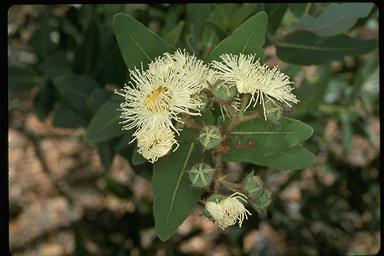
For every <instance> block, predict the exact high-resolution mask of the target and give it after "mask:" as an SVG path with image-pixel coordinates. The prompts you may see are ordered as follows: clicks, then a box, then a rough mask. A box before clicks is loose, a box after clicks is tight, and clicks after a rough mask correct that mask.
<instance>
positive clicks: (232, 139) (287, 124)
mask: <svg viewBox="0 0 384 256" xmlns="http://www.w3.org/2000/svg"><path fill="white" fill-rule="evenodd" d="M279 122H280V123H279V124H273V123H269V122H265V121H264V120H260V119H256V120H251V121H249V122H246V123H244V124H242V125H241V126H240V127H238V128H236V129H235V130H234V131H232V132H231V134H230V136H229V143H230V145H231V149H230V151H228V152H227V153H225V154H224V155H223V159H224V160H226V161H237V162H250V163H254V164H257V165H261V166H268V167H271V168H277V169H290V168H298V167H300V166H303V164H301V163H296V161H293V159H294V156H295V154H299V155H303V156H304V157H307V158H308V159H306V161H304V163H305V164H307V163H308V162H309V160H311V158H310V156H311V153H310V152H309V151H307V150H306V149H305V148H301V146H300V145H299V144H301V143H302V142H303V141H305V140H307V139H308V138H310V137H311V136H312V133H313V129H312V128H311V127H310V126H309V125H307V124H305V123H303V122H301V121H298V120H294V119H289V118H282V119H280V121H279ZM295 146H297V147H295ZM291 151H292V152H291ZM290 154H291V155H293V158H292V157H291V158H290V157H289V155H290ZM273 157H275V158H276V160H273ZM278 158H279V159H281V161H278V160H277V159H278Z"/></svg>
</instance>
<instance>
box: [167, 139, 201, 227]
mask: <svg viewBox="0 0 384 256" xmlns="http://www.w3.org/2000/svg"><path fill="white" fill-rule="evenodd" d="M194 146H195V143H194V142H192V143H191V146H189V150H188V153H187V157H186V158H185V161H184V163H183V166H182V170H181V172H180V174H179V177H178V179H177V183H176V187H175V190H174V191H173V194H172V199H171V204H170V207H169V211H168V215H167V219H166V221H165V225H168V223H169V218H170V217H171V213H172V211H173V206H174V204H175V198H176V194H177V191H178V189H179V186H180V182H181V178H182V177H183V175H184V172H185V168H186V167H187V164H188V161H189V158H190V157H191V154H192V150H193V148H194Z"/></svg>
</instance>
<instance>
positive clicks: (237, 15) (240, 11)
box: [226, 3, 257, 31]
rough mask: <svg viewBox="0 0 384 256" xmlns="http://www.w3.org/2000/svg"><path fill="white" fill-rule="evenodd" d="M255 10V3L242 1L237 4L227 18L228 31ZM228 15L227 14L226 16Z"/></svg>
mask: <svg viewBox="0 0 384 256" xmlns="http://www.w3.org/2000/svg"><path fill="white" fill-rule="evenodd" d="M255 12H257V4H256V3H243V4H240V6H238V8H237V9H235V10H234V11H233V12H232V13H231V14H230V15H231V16H230V17H231V18H230V19H226V20H228V22H229V24H228V27H229V31H232V30H233V29H234V28H237V27H238V26H239V25H240V24H241V23H243V22H244V21H245V20H246V19H248V18H249V17H250V16H251V15H252V14H254V13H255ZM227 17H228V16H227Z"/></svg>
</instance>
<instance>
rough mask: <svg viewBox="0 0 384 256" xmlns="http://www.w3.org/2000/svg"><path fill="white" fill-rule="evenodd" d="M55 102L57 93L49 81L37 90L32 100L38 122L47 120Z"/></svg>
mask: <svg viewBox="0 0 384 256" xmlns="http://www.w3.org/2000/svg"><path fill="white" fill-rule="evenodd" d="M56 100H57V92H56V90H55V88H54V86H53V84H52V82H51V81H50V80H48V81H45V83H44V84H43V85H42V86H41V87H40V88H39V91H38V92H37V94H36V96H35V98H34V99H33V109H34V111H35V114H36V116H37V117H38V118H39V119H40V120H44V119H45V118H47V116H48V114H49V113H50V112H51V110H52V109H53V105H54V104H55V102H56Z"/></svg>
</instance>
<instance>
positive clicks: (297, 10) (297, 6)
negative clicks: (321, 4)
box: [288, 3, 310, 18]
mask: <svg viewBox="0 0 384 256" xmlns="http://www.w3.org/2000/svg"><path fill="white" fill-rule="evenodd" d="M309 6H310V4H305V3H294V4H293V3H291V4H289V5H288V8H289V10H290V11H291V12H292V13H293V14H294V15H295V16H296V17H297V18H301V17H302V16H303V15H304V14H305V13H307V11H308V9H309Z"/></svg>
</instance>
